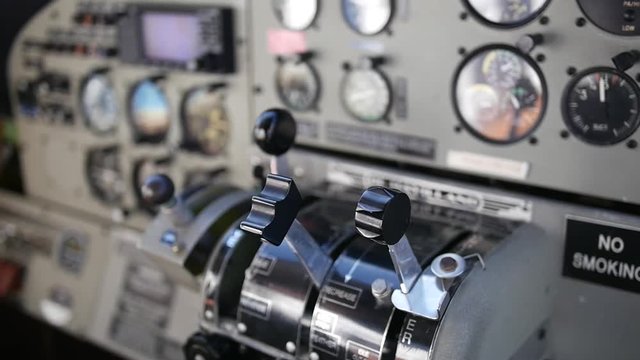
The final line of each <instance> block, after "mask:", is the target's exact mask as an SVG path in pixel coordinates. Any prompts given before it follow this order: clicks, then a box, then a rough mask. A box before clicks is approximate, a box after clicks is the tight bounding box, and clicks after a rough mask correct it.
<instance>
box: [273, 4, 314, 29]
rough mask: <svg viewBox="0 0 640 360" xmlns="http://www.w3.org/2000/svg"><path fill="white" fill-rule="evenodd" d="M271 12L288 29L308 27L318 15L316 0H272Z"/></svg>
mask: <svg viewBox="0 0 640 360" xmlns="http://www.w3.org/2000/svg"><path fill="white" fill-rule="evenodd" d="M272 5H273V12H274V13H275V14H276V17H277V18H278V20H279V21H280V23H281V24H282V26H284V27H285V28H287V29H289V30H294V31H301V30H306V29H307V28H309V27H310V26H311V25H312V24H313V22H314V21H315V19H316V16H317V15H318V0H273V1H272Z"/></svg>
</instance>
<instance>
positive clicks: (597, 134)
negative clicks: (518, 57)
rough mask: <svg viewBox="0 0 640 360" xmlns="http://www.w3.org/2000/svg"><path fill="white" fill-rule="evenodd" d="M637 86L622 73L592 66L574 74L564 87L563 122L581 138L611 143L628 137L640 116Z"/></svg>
mask: <svg viewBox="0 0 640 360" xmlns="http://www.w3.org/2000/svg"><path fill="white" fill-rule="evenodd" d="M638 96H640V88H639V87H638V85H637V84H636V82H635V81H634V80H633V79H632V78H631V77H629V76H628V75H626V74H625V73H623V72H621V71H619V70H616V69H613V68H606V67H602V68H593V69H589V70H586V71H584V72H582V73H580V74H577V75H576V76H575V78H574V79H573V80H572V81H571V83H569V85H568V86H567V89H566V90H565V94H564V100H563V109H562V110H563V116H564V121H565V124H566V125H567V127H568V128H569V130H570V131H571V132H572V133H573V134H574V135H575V136H576V137H577V138H579V139H580V140H583V141H585V142H587V143H590V144H594V145H613V144H617V143H619V142H621V141H623V140H625V139H627V138H628V137H629V136H631V135H632V134H633V133H634V132H635V131H636V129H637V128H638V125H639V124H640V118H639V117H638V112H639V111H640V103H639V100H638Z"/></svg>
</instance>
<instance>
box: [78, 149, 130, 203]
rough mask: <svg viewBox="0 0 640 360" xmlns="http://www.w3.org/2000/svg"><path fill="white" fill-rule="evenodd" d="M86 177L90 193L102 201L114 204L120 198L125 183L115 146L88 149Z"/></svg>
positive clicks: (123, 191) (124, 188)
mask: <svg viewBox="0 0 640 360" xmlns="http://www.w3.org/2000/svg"><path fill="white" fill-rule="evenodd" d="M87 177H88V181H89V187H90V189H91V190H92V193H93V194H94V195H95V196H96V197H97V198H98V199H100V200H101V201H103V202H104V203H107V204H116V203H119V202H120V201H121V200H122V198H123V196H124V193H125V191H126V185H125V181H124V179H123V177H122V172H121V171H120V163H119V152H118V150H117V148H107V149H97V150H92V151H90V152H89V153H88V158H87Z"/></svg>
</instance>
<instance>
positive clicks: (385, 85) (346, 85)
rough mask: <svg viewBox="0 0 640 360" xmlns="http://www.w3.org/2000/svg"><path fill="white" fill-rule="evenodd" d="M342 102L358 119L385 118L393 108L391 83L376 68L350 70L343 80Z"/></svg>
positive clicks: (374, 119) (379, 119) (373, 120)
mask: <svg viewBox="0 0 640 360" xmlns="http://www.w3.org/2000/svg"><path fill="white" fill-rule="evenodd" d="M341 96H342V104H343V106H344V107H345V109H346V110H347V112H349V114H351V115H352V116H353V117H355V118H356V119H358V120H361V121H364V122H369V123H371V122H377V121H381V120H384V119H385V117H386V116H387V114H388V113H389V110H390V108H391V99H392V95H391V85H390V84H389V81H388V80H387V78H386V77H385V76H384V74H383V73H382V72H381V71H379V70H377V69H375V68H366V69H358V68H356V69H352V70H349V71H348V72H347V73H346V75H345V77H344V79H343V80H342V88H341Z"/></svg>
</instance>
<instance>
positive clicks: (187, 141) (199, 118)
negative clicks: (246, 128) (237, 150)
mask: <svg viewBox="0 0 640 360" xmlns="http://www.w3.org/2000/svg"><path fill="white" fill-rule="evenodd" d="M182 129H183V134H184V140H183V144H184V146H185V147H186V148H188V149H194V150H197V151H200V152H202V153H203V154H206V155H212V156H214V155H218V154H220V153H221V152H222V150H223V149H224V148H225V146H226V145H227V141H228V140H229V129H230V124H229V118H228V117H227V111H226V109H225V106H224V95H223V92H222V89H221V88H220V87H216V86H207V87H202V88H196V89H194V90H191V91H189V92H187V94H186V95H185V98H184V100H183V103H182Z"/></svg>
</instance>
